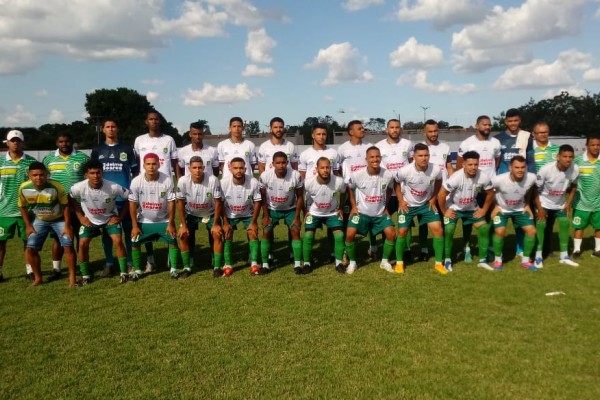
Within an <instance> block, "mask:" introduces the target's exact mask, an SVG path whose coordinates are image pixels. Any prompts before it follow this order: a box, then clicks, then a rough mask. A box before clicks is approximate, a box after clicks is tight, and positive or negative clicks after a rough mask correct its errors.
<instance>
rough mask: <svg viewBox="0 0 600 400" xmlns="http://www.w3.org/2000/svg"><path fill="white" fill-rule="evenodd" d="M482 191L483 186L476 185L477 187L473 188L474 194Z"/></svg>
mask: <svg viewBox="0 0 600 400" xmlns="http://www.w3.org/2000/svg"><path fill="white" fill-rule="evenodd" d="M481 189H482V186H481V185H475V186H473V192H475V193H479V192H481Z"/></svg>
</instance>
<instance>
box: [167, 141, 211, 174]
mask: <svg viewBox="0 0 600 400" xmlns="http://www.w3.org/2000/svg"><path fill="white" fill-rule="evenodd" d="M194 156H199V157H200V158H202V162H203V165H204V175H208V176H213V175H214V173H213V168H219V155H218V154H217V149H216V148H214V147H212V146H208V145H206V144H204V145H203V146H202V148H201V149H200V150H198V151H194V150H193V149H192V145H191V144H189V145H187V146H185V147H182V148H181V149H179V151H178V153H177V158H178V161H177V163H178V164H179V167H180V168H183V169H184V172H183V175H184V176H185V175H189V174H190V159H191V158H192V157H194Z"/></svg>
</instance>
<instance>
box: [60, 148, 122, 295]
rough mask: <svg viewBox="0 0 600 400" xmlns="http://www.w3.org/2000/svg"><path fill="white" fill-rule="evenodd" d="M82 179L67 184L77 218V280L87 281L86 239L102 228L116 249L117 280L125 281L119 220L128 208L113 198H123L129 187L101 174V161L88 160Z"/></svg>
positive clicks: (88, 255) (88, 247)
mask: <svg viewBox="0 0 600 400" xmlns="http://www.w3.org/2000/svg"><path fill="white" fill-rule="evenodd" d="M83 171H84V173H85V176H86V179H85V180H83V181H81V182H78V183H76V184H75V185H73V186H71V198H72V199H74V201H73V208H74V209H75V215H76V216H77V218H78V219H79V222H81V228H80V229H79V251H78V253H79V268H80V270H81V282H80V284H81V285H82V286H83V285H87V284H88V283H89V282H91V275H90V274H89V273H88V263H89V262H90V243H91V241H92V239H93V238H94V237H96V236H100V235H102V233H103V232H106V234H107V235H108V236H109V237H110V238H111V240H112V244H113V247H114V248H115V250H116V253H117V261H118V263H119V269H120V271H121V283H125V282H127V281H128V276H127V257H126V253H125V246H124V245H123V238H122V229H121V221H123V219H124V218H125V216H126V215H127V213H128V212H129V208H128V206H127V204H124V206H123V207H122V208H121V210H120V211H119V210H118V208H117V201H118V200H120V201H122V199H127V197H128V195H129V190H127V188H124V187H123V186H121V185H119V184H117V183H114V182H111V181H107V180H106V179H103V178H102V162H100V160H90V161H88V162H87V163H86V164H85V165H84V167H83Z"/></svg>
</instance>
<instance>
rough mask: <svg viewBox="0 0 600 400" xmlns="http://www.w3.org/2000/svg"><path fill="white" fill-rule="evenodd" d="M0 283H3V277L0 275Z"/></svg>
mask: <svg viewBox="0 0 600 400" xmlns="http://www.w3.org/2000/svg"><path fill="white" fill-rule="evenodd" d="M0 282H4V275H2V274H0Z"/></svg>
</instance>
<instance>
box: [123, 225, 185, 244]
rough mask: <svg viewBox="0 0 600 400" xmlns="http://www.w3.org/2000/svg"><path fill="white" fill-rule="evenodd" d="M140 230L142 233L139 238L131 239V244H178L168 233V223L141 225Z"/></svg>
mask: <svg viewBox="0 0 600 400" xmlns="http://www.w3.org/2000/svg"><path fill="white" fill-rule="evenodd" d="M139 226H140V230H141V231H142V233H141V234H140V235H139V236H138V237H137V238H133V239H131V243H132V244H133V245H134V246H139V245H141V244H142V243H147V242H156V241H161V242H164V243H166V244H177V241H176V240H175V238H174V237H173V236H171V235H170V234H168V233H167V227H168V226H169V224H168V223H167V222H154V223H149V222H146V223H140V224H139Z"/></svg>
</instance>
